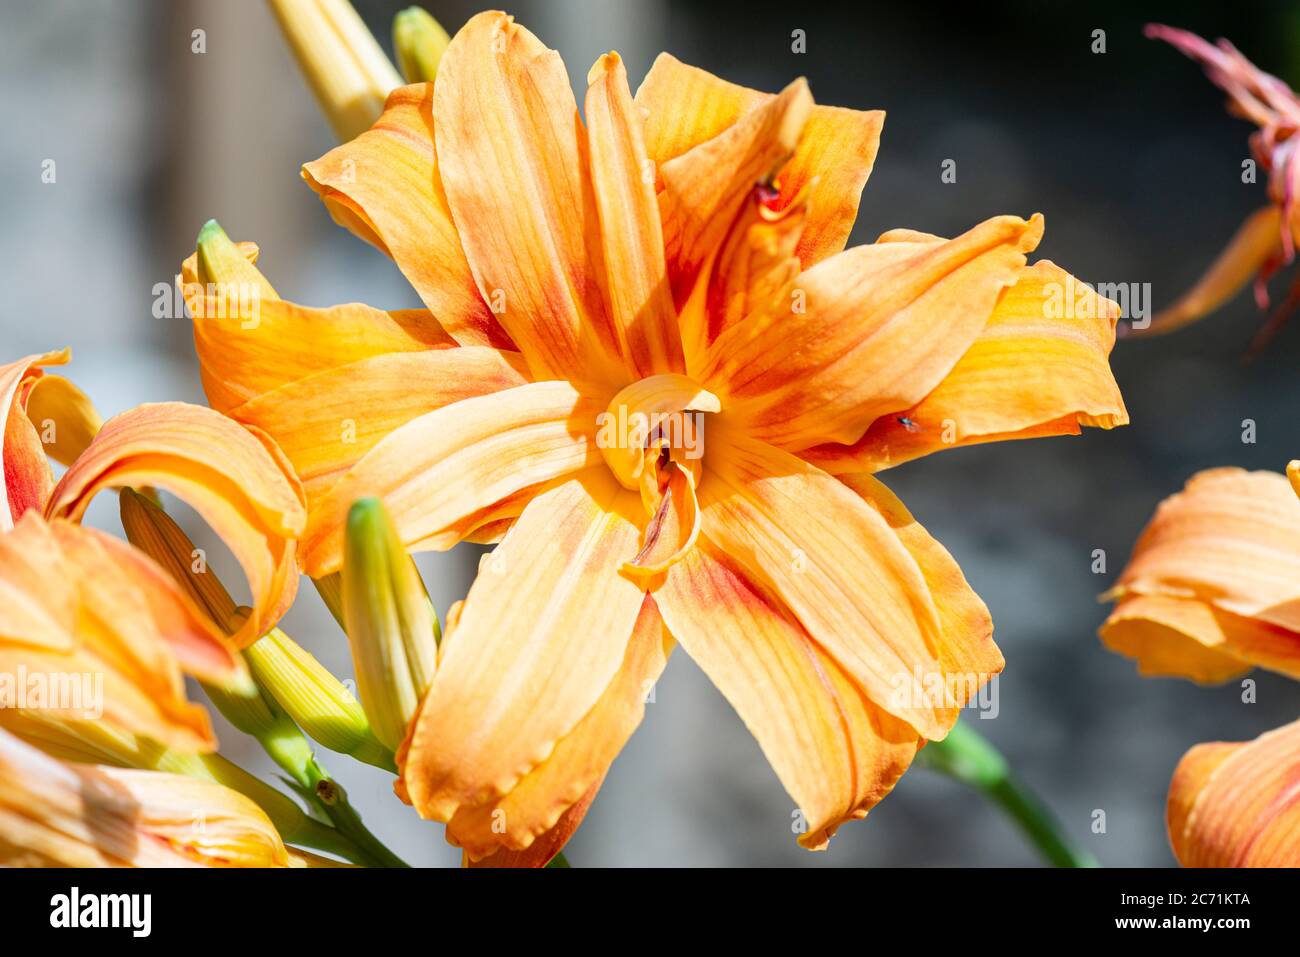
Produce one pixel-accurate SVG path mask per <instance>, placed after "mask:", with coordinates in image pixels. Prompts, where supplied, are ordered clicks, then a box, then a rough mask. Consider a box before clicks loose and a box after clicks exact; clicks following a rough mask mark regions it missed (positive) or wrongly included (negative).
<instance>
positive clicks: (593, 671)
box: [402, 468, 643, 826]
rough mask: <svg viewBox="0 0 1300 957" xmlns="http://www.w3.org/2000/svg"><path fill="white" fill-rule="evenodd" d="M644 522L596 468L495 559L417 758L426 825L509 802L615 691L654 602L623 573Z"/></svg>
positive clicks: (441, 667)
mask: <svg viewBox="0 0 1300 957" xmlns="http://www.w3.org/2000/svg"><path fill="white" fill-rule="evenodd" d="M639 511H640V504H639V503H638V502H637V501H636V498H635V496H634V495H633V494H632V493H630V492H628V491H627V490H625V489H623V488H622V487H621V486H619V485H618V484H617V483H616V482H615V481H614V479H613V477H612V476H611V475H610V474H609V473H608V471H607V470H605V469H603V468H601V469H591V470H589V471H587V472H584V473H583V474H582V476H581V477H580V478H575V479H573V480H570V481H568V482H566V483H564V484H563V485H560V486H558V487H557V488H555V489H553V490H551V491H549V492H546V493H544V494H542V495H540V496H538V497H537V498H535V499H534V500H533V501H532V502H530V503H529V505H528V507H527V508H526V509H525V510H524V513H523V515H522V516H520V518H519V521H518V522H516V523H515V526H514V527H513V528H512V529H511V530H510V531H509V532H508V533H507V534H506V537H505V539H504V540H503V541H502V543H501V544H500V545H499V546H497V549H496V550H495V551H494V552H493V553H492V555H491V557H490V558H489V559H487V561H486V563H485V565H484V570H483V571H482V572H481V573H480V574H479V576H478V578H477V579H476V580H475V582H474V585H473V587H472V588H471V589H470V592H469V597H468V598H466V600H465V605H464V608H463V609H462V611H461V613H460V620H459V622H458V623H457V625H456V629H455V631H454V632H453V633H452V634H451V636H450V637H448V638H445V639H444V641H443V645H442V654H441V658H440V660H439V662H438V673H437V675H436V676H435V677H434V680H433V685H432V687H431V688H430V689H429V693H428V695H427V696H426V697H425V700H424V705H423V707H422V708H421V710H420V715H419V717H418V718H417V719H416V723H415V726H414V730H413V732H412V735H411V739H410V746H409V749H408V752H407V754H406V759H405V764H404V770H403V775H402V779H403V781H404V782H405V785H406V788H407V791H408V793H409V795H410V798H411V802H412V804H414V805H415V807H416V808H417V809H418V810H419V812H420V815H421V816H422V817H426V818H433V819H435V820H439V821H450V820H452V817H453V815H454V814H455V813H456V812H457V810H458V809H459V808H461V807H464V806H468V807H473V806H475V805H480V804H483V803H485V802H488V801H494V800H496V799H497V798H500V797H502V796H504V795H507V794H509V793H510V791H511V790H512V789H513V788H514V787H515V786H516V785H517V784H519V782H520V781H521V779H523V778H524V777H525V776H526V775H528V774H529V773H530V772H531V771H533V769H534V768H536V767H538V765H540V764H541V763H542V762H544V761H546V760H547V759H548V758H549V757H551V756H552V755H553V754H554V753H555V751H556V749H557V746H558V745H559V744H560V742H561V741H562V740H563V739H564V738H565V736H566V735H568V734H569V733H570V732H572V731H573V730H574V729H575V728H576V727H577V726H578V724H579V723H580V721H581V719H582V718H583V716H584V715H587V714H588V713H589V712H590V711H591V709H592V708H593V707H594V706H596V704H597V702H598V701H599V700H600V698H601V695H602V694H603V693H604V692H605V690H606V689H607V688H609V686H610V682H611V681H613V680H614V678H615V675H616V674H617V673H618V671H619V669H620V667H621V665H622V662H623V661H624V658H625V655H626V651H627V645H628V640H629V638H628V636H630V635H631V634H632V631H633V624H634V623H635V621H636V619H637V616H638V614H639V612H640V610H641V606H642V601H643V593H642V590H641V589H640V588H638V587H637V586H636V585H635V584H633V583H632V582H631V581H629V580H628V579H626V578H624V577H622V576H620V575H619V573H618V568H619V566H620V565H621V564H622V563H623V561H625V560H626V558H627V556H628V555H630V554H632V553H633V552H635V550H636V538H637V526H636V524H635V522H634V520H633V519H634V518H635V517H636V515H637V513H638V512H639ZM580 793H581V792H579V794H580ZM577 796H578V795H572V797H571V799H576V797H577ZM507 826H511V825H509V824H508V825H507Z"/></svg>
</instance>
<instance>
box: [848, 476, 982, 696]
mask: <svg viewBox="0 0 1300 957" xmlns="http://www.w3.org/2000/svg"><path fill="white" fill-rule="evenodd" d="M837 478H838V479H839V480H840V481H841V482H843V483H844V484H845V485H846V486H847V487H848V488H850V489H851V490H853V491H854V492H856V493H857V494H858V495H860V496H862V500H863V501H864V502H866V503H867V504H868V505H870V506H871V507H872V508H873V509H875V510H876V511H877V512H879V513H880V517H881V518H883V519H884V520H885V521H886V522H887V523H888V524H889V527H890V528H891V529H893V531H894V534H895V535H897V536H898V540H899V541H900V542H901V543H902V545H903V547H904V548H906V549H907V551H908V553H909V554H910V555H911V556H912V558H914V559H915V560H916V564H917V566H918V567H919V568H920V569H921V575H922V577H923V578H925V583H926V586H927V587H928V588H929V589H930V597H931V598H933V599H934V606H935V608H936V610H937V611H938V612H939V624H940V627H941V628H942V630H943V642H942V644H941V645H940V646H939V660H940V662H941V663H942V665H943V668H944V674H945V675H948V676H949V678H950V680H949V681H948V682H947V684H946V691H945V693H946V694H948V695H949V696H950V702H949V703H950V704H951V705H952V706H953V707H957V708H962V707H965V706H966V704H967V703H968V702H969V701H970V700H971V699H972V698H973V697H974V695H975V692H976V691H978V690H979V689H980V688H981V687H983V685H984V683H985V682H986V681H987V680H988V679H989V678H991V677H992V676H993V675H996V674H998V673H1000V672H1001V671H1002V668H1003V666H1004V665H1005V664H1006V662H1005V661H1004V659H1003V658H1002V652H1001V651H999V650H998V646H997V645H996V644H994V643H993V618H992V617H991V616H990V615H989V610H988V606H986V605H985V604H984V601H983V600H982V599H981V598H980V596H979V595H977V594H975V592H974V590H973V589H972V588H971V587H970V585H969V584H968V583H967V581H966V576H965V575H964V574H962V570H961V566H960V565H958V564H957V561H956V559H954V558H953V557H952V555H951V554H950V553H949V552H948V549H946V548H944V547H943V545H941V544H940V543H939V542H938V541H937V540H935V538H934V537H933V536H931V535H930V533H929V532H927V531H926V530H925V527H924V526H923V525H922V524H921V523H920V522H918V521H917V520H916V519H915V518H913V517H912V513H911V512H909V511H908V510H907V506H905V505H904V504H903V503H902V502H901V501H900V500H899V499H898V497H897V496H896V495H894V493H893V492H891V491H890V490H889V489H888V488H886V487H885V485H884V484H883V483H882V482H880V481H879V480H878V479H876V478H875V477H874V476H872V475H868V474H866V473H859V474H856V475H840V476H837Z"/></svg>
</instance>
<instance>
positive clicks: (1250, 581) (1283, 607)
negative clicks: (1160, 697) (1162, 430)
mask: <svg viewBox="0 0 1300 957" xmlns="http://www.w3.org/2000/svg"><path fill="white" fill-rule="evenodd" d="M1294 468H1295V465H1294V463H1293V469H1294ZM1293 478H1295V474H1294V472H1293ZM1103 597H1104V598H1107V599H1110V600H1114V601H1117V602H1118V604H1117V605H1116V607H1115V610H1114V611H1112V612H1111V614H1110V617H1109V618H1107V619H1106V622H1105V624H1103V625H1102V626H1101V632H1100V633H1101V638H1102V641H1103V642H1105V644H1106V646H1107V647H1109V648H1111V649H1112V650H1114V651H1118V652H1120V653H1121V654H1124V655H1127V656H1129V657H1131V658H1135V659H1136V660H1137V663H1138V670H1139V672H1140V673H1141V674H1144V675H1150V676H1167V675H1172V676H1181V677H1185V678H1190V679H1192V680H1193V681H1198V682H1203V683H1209V682H1220V681H1226V680H1227V679H1229V678H1232V677H1235V676H1236V675H1240V674H1244V673H1245V672H1247V671H1249V670H1250V669H1251V668H1253V667H1255V666H1258V667H1261V668H1267V669H1269V670H1270V671H1277V672H1280V673H1282V674H1285V675H1290V676H1292V677H1300V500H1298V499H1297V497H1296V492H1295V490H1293V488H1292V487H1291V485H1290V484H1289V483H1288V481H1287V479H1286V477H1285V476H1282V475H1280V474H1278V473H1276V472H1247V471H1244V470H1242V469H1237V468H1221V469H1211V470H1209V471H1206V472H1201V473H1199V474H1197V475H1195V476H1193V477H1192V478H1191V479H1190V480H1189V481H1188V483H1187V485H1186V487H1185V488H1184V489H1183V491H1182V492H1180V493H1178V494H1176V495H1173V496H1171V497H1169V498H1168V499H1166V500H1165V501H1164V502H1162V503H1161V504H1160V507H1159V508H1158V509H1157V510H1156V514H1155V516H1154V517H1153V518H1152V519H1151V522H1150V524H1148V525H1147V527H1146V529H1145V530H1144V531H1143V532H1142V535H1141V537H1140V538H1139V539H1138V542H1137V544H1136V545H1135V546H1134V549H1133V556H1132V558H1131V559H1130V560H1129V563H1128V565H1127V567H1125V569H1124V571H1123V572H1122V573H1121V574H1120V576H1119V579H1118V581H1117V582H1116V583H1115V586H1114V587H1113V588H1112V589H1111V590H1110V591H1109V592H1107V593H1106V595H1105V596H1103Z"/></svg>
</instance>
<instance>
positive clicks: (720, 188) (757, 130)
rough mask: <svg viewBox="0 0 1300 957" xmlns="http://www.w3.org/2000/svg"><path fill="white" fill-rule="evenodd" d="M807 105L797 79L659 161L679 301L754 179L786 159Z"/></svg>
mask: <svg viewBox="0 0 1300 957" xmlns="http://www.w3.org/2000/svg"><path fill="white" fill-rule="evenodd" d="M812 109H813V101H812V94H810V93H809V92H808V84H807V83H806V82H805V81H804V80H802V79H800V80H796V81H794V82H793V83H791V84H790V85H789V86H787V87H786V88H785V89H784V90H782V91H781V93H780V94H778V95H777V96H775V97H773V98H772V99H770V100H769V101H767V102H766V103H764V104H763V105H761V106H759V107H757V108H756V109H754V110H753V111H752V112H750V113H748V114H747V115H745V116H744V117H743V118H741V119H740V120H739V121H738V122H737V123H736V124H735V125H734V126H731V127H730V128H728V129H727V130H726V132H724V133H722V134H721V135H719V136H717V137H715V138H714V139H711V140H709V141H707V142H705V143H701V144H700V145H699V146H698V147H696V148H695V149H692V150H690V151H689V152H687V153H683V154H682V155H681V156H678V157H676V158H674V159H671V160H669V161H668V162H666V163H664V164H663V166H661V167H660V170H659V175H660V178H661V180H662V181H663V191H662V192H661V193H660V194H659V213H660V217H661V219H662V220H663V230H664V244H665V246H666V248H667V254H668V276H669V279H670V281H671V283H672V289H673V300H674V302H676V303H677V305H678V306H681V305H682V304H683V303H684V302H685V301H686V299H687V298H688V297H689V295H690V293H691V291H692V290H693V289H694V287H695V284H696V281H697V280H698V278H699V275H700V272H701V270H703V269H704V268H705V266H706V264H707V263H708V261H709V259H710V258H711V257H713V256H714V255H715V254H716V252H717V250H718V249H719V248H721V247H722V245H723V242H724V240H725V239H726V237H727V233H728V231H729V230H730V228H731V224H732V222H733V221H734V220H735V218H736V214H737V213H739V212H740V210H741V206H742V205H743V204H744V202H745V199H746V198H747V197H749V196H750V195H751V193H752V191H753V189H754V184H755V183H759V182H767V183H770V182H771V181H772V179H773V177H775V175H776V173H777V171H778V170H780V169H781V168H782V167H783V166H784V165H785V164H786V162H787V161H788V160H789V159H790V157H791V155H792V154H793V153H794V150H795V146H796V145H797V144H798V142H799V135H800V133H801V132H802V130H803V127H804V124H805V123H806V122H807V120H808V114H809V113H810V112H812Z"/></svg>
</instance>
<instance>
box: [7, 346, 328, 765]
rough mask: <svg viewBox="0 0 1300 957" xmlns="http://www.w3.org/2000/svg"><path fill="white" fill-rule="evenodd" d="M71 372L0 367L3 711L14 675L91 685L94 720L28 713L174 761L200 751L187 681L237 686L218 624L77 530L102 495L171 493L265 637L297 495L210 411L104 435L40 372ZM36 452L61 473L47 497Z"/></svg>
mask: <svg viewBox="0 0 1300 957" xmlns="http://www.w3.org/2000/svg"><path fill="white" fill-rule="evenodd" d="M67 359H68V354H67V352H66V351H65V352H61V353H48V354H45V355H40V356H28V357H26V358H24V359H20V360H18V361H17V362H12V363H9V364H7V365H4V366H0V434H3V436H4V442H3V446H2V449H3V459H4V464H5V471H4V484H3V486H2V487H0V494H2V495H3V504H4V505H5V507H4V508H3V509H0V596H3V601H0V675H2V676H4V677H6V678H7V679H8V680H9V682H12V683H13V685H14V688H13V689H11V690H12V691H13V694H14V697H15V698H21V697H22V689H20V688H19V687H18V686H19V685H24V684H25V683H24V680H23V679H22V676H24V675H26V676H29V677H30V676H48V675H60V676H74V677H75V676H88V678H89V679H90V680H91V681H92V682H96V684H95V687H94V692H95V694H94V697H95V698H96V701H95V703H94V707H93V708H92V707H91V705H90V704H88V703H85V702H82V703H74V705H68V706H64V705H62V704H59V703H58V702H55V701H50V702H43V703H40V704H39V705H36V706H39V707H41V709H42V710H43V711H45V712H48V713H50V714H52V715H63V716H64V717H67V718H68V719H70V720H99V719H100V718H101V717H102V719H103V720H105V721H108V722H110V723H112V724H113V725H114V726H116V727H119V728H122V729H123V730H125V731H128V732H131V733H133V734H141V735H146V736H148V737H149V738H152V739H153V740H155V741H157V742H159V743H160V744H163V745H165V746H167V747H171V748H174V749H176V750H178V751H182V752H191V753H192V752H196V751H211V750H213V749H214V748H215V747H216V740H215V738H214V737H213V734H212V728H211V725H210V723H209V720H208V715H207V712H206V710H205V709H204V708H202V707H201V706H199V705H195V704H192V703H190V702H189V701H188V700H187V698H186V696H185V687H184V681H183V674H190V675H194V676H195V677H198V678H201V679H203V680H205V681H209V682H211V683H213V684H216V685H218V686H228V685H230V684H232V683H238V682H245V683H246V682H247V681H248V678H247V674H246V671H245V669H244V667H243V665H242V663H241V662H240V661H239V660H238V658H237V657H236V656H235V654H234V652H233V649H232V647H231V646H230V645H229V644H228V643H227V641H226V638H225V632H224V630H223V627H222V626H224V625H225V622H213V621H212V620H211V619H210V618H209V616H208V615H206V614H205V613H204V612H203V611H202V610H201V609H200V608H199V606H198V605H197V604H196V603H195V602H194V601H193V600H192V599H191V598H190V597H188V595H187V594H186V593H185V592H184V591H183V589H182V588H181V587H180V586H179V585H178V583H177V582H176V581H174V580H173V579H172V578H171V577H170V576H169V575H168V574H167V573H166V572H165V571H164V570H163V569H162V568H161V567H159V566H158V565H157V564H155V563H154V561H153V560H152V559H150V558H149V557H148V556H146V555H145V554H144V553H143V552H140V551H138V550H136V549H135V548H132V547H131V546H130V545H128V544H126V543H125V542H122V541H119V540H118V539H115V538H113V537H112V536H109V535H106V534H104V533H102V532H98V531H95V530H93V529H88V528H82V527H80V526H79V525H77V524H75V522H76V521H77V520H78V519H80V517H81V515H82V514H83V513H84V511H85V509H86V506H87V505H88V504H89V501H90V498H91V497H92V496H93V495H94V494H95V493H96V492H97V491H98V490H99V489H101V488H104V487H106V486H108V485H132V484H134V485H140V486H156V487H160V488H166V489H168V490H169V491H172V492H174V493H175V494H177V495H178V496H179V497H180V498H182V499H183V500H185V501H187V502H189V503H190V504H191V505H193V506H194V507H195V508H196V510H197V511H199V513H200V514H201V515H203V516H204V517H205V518H207V520H208V521H209V523H210V524H211V525H212V526H213V528H214V529H215V530H216V531H217V532H218V533H219V534H221V535H222V537H223V538H224V539H225V541H227V542H228V543H229V544H230V545H231V547H232V550H233V551H234V552H235V555H236V557H238V558H239V559H240V561H241V562H243V564H244V567H245V568H246V569H247V570H248V575H249V580H250V583H251V584H252V587H253V591H254V594H255V597H256V599H257V605H258V607H259V609H260V611H259V615H260V617H259V621H260V622H268V623H269V624H267V625H266V627H270V624H273V623H274V621H275V619H277V618H278V617H279V616H280V614H282V613H283V611H284V610H285V609H286V608H287V607H288V605H289V603H290V602H291V601H292V596H293V591H294V588H295V587H296V579H297V566H296V562H295V559H294V542H293V540H292V539H293V537H294V536H295V535H296V534H297V533H298V532H300V531H301V529H302V526H303V524H304V523H305V512H304V510H303V505H302V501H301V498H300V496H301V492H299V491H298V490H297V486H296V480H295V479H294V478H293V477H292V472H291V470H290V469H289V468H288V466H287V465H284V464H283V463H282V462H281V460H280V459H279V457H278V453H276V452H275V451H274V449H273V446H271V445H270V444H269V443H263V442H262V441H259V440H258V439H257V438H256V437H255V436H253V435H252V433H250V432H249V431H248V430H246V429H243V428H241V427H240V426H239V425H238V424H236V423H234V422H232V421H230V420H229V419H226V418H225V417H223V416H221V415H219V414H218V413H215V412H213V411H212V410H210V409H205V408H202V407H199V406H189V405H183V404H181V403H164V404H160V405H151V406H142V407H140V408H138V409H133V410H131V411H129V412H126V413H123V414H122V415H119V416H117V417H115V418H113V419H111V420H110V421H109V422H108V423H107V424H106V425H104V426H103V427H102V428H101V427H100V423H99V417H98V415H97V414H95V412H94V410H93V407H92V406H90V403H89V401H88V400H86V398H85V396H84V395H82V394H81V393H80V392H79V391H78V390H77V389H76V388H75V386H72V385H71V383H69V382H68V381H67V380H65V379H60V378H58V377H55V376H51V375H49V374H48V373H46V372H45V371H44V367H45V366H49V365H58V364H61V363H64V362H66V361H67ZM47 448H48V449H50V450H51V451H52V452H56V453H57V454H58V455H59V456H60V457H61V458H63V459H64V460H65V461H68V462H70V463H71V464H70V467H69V468H68V470H67V472H66V473H65V474H64V476H63V478H62V480H61V481H60V482H59V483H58V485H57V486H56V485H55V483H54V479H53V475H52V473H51V470H50V466H49V463H48V461H47V460H46V458H45V450H46V449H47ZM260 633H261V632H258V634H260ZM241 634H242V633H241ZM236 637H237V638H239V637H240V635H237V636H236ZM255 637H256V635H253V636H252V638H255ZM252 638H249V639H248V640H252ZM11 705H12V703H11ZM19 707H21V704H20V705H19ZM101 708H102V715H101V714H99V713H94V714H91V713H90V711H92V710H94V711H98V710H99V709H101ZM3 717H4V715H3V713H0V722H2V721H3Z"/></svg>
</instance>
